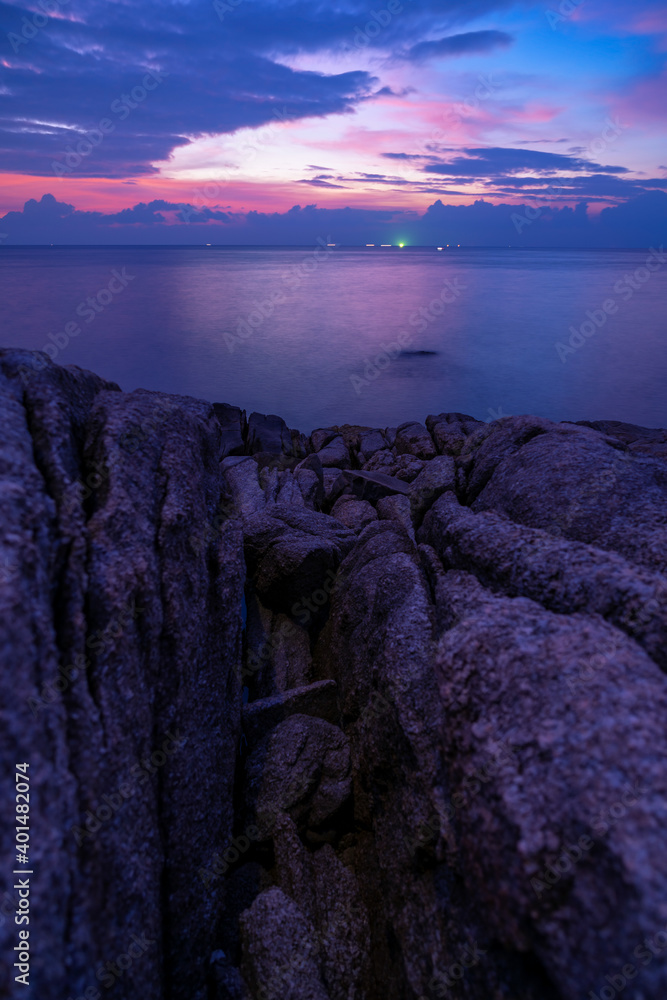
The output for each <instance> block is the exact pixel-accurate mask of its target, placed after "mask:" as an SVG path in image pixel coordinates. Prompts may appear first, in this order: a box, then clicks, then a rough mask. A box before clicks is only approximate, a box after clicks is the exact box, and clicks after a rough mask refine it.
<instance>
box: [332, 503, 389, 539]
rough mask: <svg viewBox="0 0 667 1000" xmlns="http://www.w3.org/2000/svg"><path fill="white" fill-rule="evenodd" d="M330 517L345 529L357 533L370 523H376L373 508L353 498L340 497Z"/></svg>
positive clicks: (376, 517)
mask: <svg viewBox="0 0 667 1000" xmlns="http://www.w3.org/2000/svg"><path fill="white" fill-rule="evenodd" d="M331 516H332V517H335V518H336V520H337V521H340V522H341V524H344V525H345V526H346V527H347V528H353V529H354V530H355V531H359V530H360V529H361V528H364V527H365V526H366V525H367V524H370V523H371V521H377V519H378V516H377V514H376V513H375V508H374V507H372V506H371V504H369V503H368V502H367V501H366V500H357V499H356V498H355V497H350V496H343V497H340V499H338V500H337V501H336V503H335V504H334V506H333V508H332V511H331Z"/></svg>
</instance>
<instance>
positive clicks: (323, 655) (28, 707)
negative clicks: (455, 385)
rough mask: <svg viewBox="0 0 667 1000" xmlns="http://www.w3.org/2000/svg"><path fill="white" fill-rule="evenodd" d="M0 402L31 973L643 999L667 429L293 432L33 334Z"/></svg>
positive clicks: (290, 994)
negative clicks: (98, 367) (126, 373)
mask: <svg viewBox="0 0 667 1000" xmlns="http://www.w3.org/2000/svg"><path fill="white" fill-rule="evenodd" d="M0 408H1V410H2V417H3V428H4V434H3V439H2V442H1V443H0V490H1V491H2V497H3V507H2V518H3V531H2V541H1V547H0V602H1V606H2V611H3V614H2V619H1V628H2V636H1V643H0V649H2V666H1V668H0V669H2V673H3V681H4V692H3V695H4V697H3V700H2V702H1V706H2V707H1V708H0V712H2V722H3V727H4V733H5V744H4V746H5V750H4V760H5V764H6V765H7V766H6V767H5V769H4V771H3V774H4V777H2V779H1V780H2V788H3V793H4V794H3V802H4V803H5V806H6V808H5V813H4V814H5V815H6V816H10V815H11V812H10V807H11V806H12V805H13V802H14V783H15V781H14V778H13V777H12V774H13V771H12V768H13V766H14V764H15V763H17V762H21V761H24V760H25V761H26V762H29V763H30V765H31V767H30V782H31V786H32V787H31V805H30V810H31V812H30V816H31V846H30V855H31V857H30V860H31V863H32V864H31V867H32V868H33V869H34V874H33V875H32V876H31V924H30V930H31V938H30V940H31V948H32V945H33V941H34V951H33V952H32V956H33V957H32V964H31V980H32V984H33V993H34V996H38V997H39V998H40V1000H67V998H68V997H72V998H73V1000H74V998H78V997H83V996H85V995H86V991H89V992H88V995H89V996H90V994H91V991H92V992H94V991H95V990H96V989H97V990H98V993H99V996H100V997H101V996H105V997H106V996H109V997H110V998H111V1000H114V998H116V997H117V998H119V1000H121V998H122V1000H140V998H141V1000H152V998H154V1000H230V998H231V1000H274V998H275V1000H287V998H293V1000H378V998H381V1000H431V998H435V997H442V996H448V997H451V998H455V1000H490V998H493V1000H571V998H581V1000H586V998H588V997H593V998H598V1000H604V998H608V997H610V996H611V991H614V994H616V993H621V994H622V995H627V996H628V997H632V996H634V997H636V998H637V1000H639V998H640V997H641V1000H662V998H663V997H664V996H665V993H666V992H667V864H666V862H665V859H664V855H665V852H664V829H665V824H666V821H667V743H666V738H665V716H666V710H667V677H665V671H666V670H667V652H666V650H667V576H666V563H667V554H666V553H667V462H666V461H665V457H666V454H667V452H666V448H667V445H666V444H665V442H666V441H667V434H666V432H665V431H662V430H648V429H645V428H639V427H632V426H630V425H628V424H622V423H617V422H614V421H603V422H598V423H590V422H589V423H582V424H574V423H560V424H555V423H552V422H550V421H548V420H543V419H540V418H535V417H511V418H504V419H502V420H498V421H495V422H493V423H490V424H484V423H481V422H479V421H476V420H475V419H474V418H472V417H469V416H467V415H465V414H458V413H442V414H439V415H437V416H431V417H428V418H427V419H426V421H425V424H418V423H414V422H410V423H406V424H402V425H401V426H400V427H398V428H384V429H376V428H370V427H358V426H352V425H347V424H345V425H340V426H335V427H330V428H323V429H319V430H317V431H314V432H313V433H312V434H311V435H310V436H309V437H308V438H306V437H305V436H304V435H302V434H300V433H299V432H298V431H295V430H290V429H289V428H288V427H287V426H286V424H285V423H284V421H282V420H281V419H280V418H279V417H275V416H264V415H261V414H252V415H251V416H250V418H249V419H248V420H246V416H245V412H244V411H242V410H239V409H238V408H236V407H231V406H227V405H225V404H215V405H213V406H211V405H209V404H207V403H202V402H199V401H197V400H192V399H185V398H182V397H176V396H165V395H162V394H159V393H149V392H142V391H138V392H134V393H127V394H126V393H121V392H120V391H119V389H118V387H117V386H115V385H111V384H109V383H106V382H104V381H103V380H102V379H100V378H98V377H96V376H94V375H91V374H90V373H87V372H83V371H80V370H78V369H74V368H59V367H57V366H55V365H53V364H52V363H51V362H50V361H48V359H46V357H45V355H39V354H30V353H27V352H18V351H5V352H0ZM14 837H15V831H14V824H13V821H12V822H11V823H9V822H6V823H5V824H3V826H2V846H3V848H4V851H3V856H4V857H6V858H8V859H10V860H11V858H12V855H13V853H14V851H13V845H14ZM14 863H15V862H14ZM0 880H2V884H1V885H0V894H2V901H3V905H2V907H1V908H0V914H1V919H2V923H1V924H0V946H1V948H2V958H3V963H2V964H1V965H0V994H1V995H3V996H14V995H20V993H18V992H16V991H14V990H13V986H14V984H13V982H12V980H13V976H12V973H11V967H12V963H13V961H14V958H13V957H12V956H13V952H12V949H13V948H14V945H15V944H16V943H17V936H16V931H17V927H16V925H15V924H14V923H13V913H14V910H15V908H16V898H15V890H13V888H12V886H13V884H14V876H13V875H12V874H11V868H10V866H9V865H5V867H4V869H3V870H2V872H0ZM131 948H132V949H133V950H132V951H131V950H130V949H131ZM126 956H127V959H126ZM119 958H120V959H121V962H120V963H118V959H119ZM128 961H129V964H128ZM107 963H111V966H110V967H107V969H106V971H105V968H104V967H105V965H107ZM110 970H115V971H110ZM105 977H106V978H105ZM626 987H627V990H626ZM623 990H626V992H625V993H623ZM96 1000H97V998H96Z"/></svg>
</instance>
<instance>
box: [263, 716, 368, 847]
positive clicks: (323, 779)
mask: <svg viewBox="0 0 667 1000" xmlns="http://www.w3.org/2000/svg"><path fill="white" fill-rule="evenodd" d="M245 778H246V787H247V792H246V798H247V801H248V803H249V805H250V807H251V810H252V813H253V817H254V819H255V821H256V824H257V826H258V828H259V830H260V835H261V836H266V835H268V834H269V833H270V831H271V829H272V828H273V824H274V822H275V818H276V816H277V815H278V814H279V813H287V814H288V815H289V816H291V817H292V819H293V820H294V822H295V823H296V825H297V826H298V827H299V829H302V830H318V829H320V828H322V827H323V826H324V824H326V823H328V822H329V823H330V822H331V820H332V817H334V816H335V815H336V813H337V812H338V810H339V809H340V808H341V806H343V804H344V803H345V801H346V800H347V798H348V796H349V794H350V790H351V783H350V748H349V745H348V741H347V739H346V737H345V735H344V734H343V733H342V732H341V731H340V729H339V728H338V727H337V726H334V725H332V724H331V723H330V722H326V721H325V720H324V719H319V718H316V717H314V716H309V715H300V714H295V715H291V716H290V717H289V718H287V719H286V720H285V721H284V722H281V723H279V724H278V725H277V726H276V727H275V729H272V730H271V732H270V733H269V735H268V737H266V738H265V740H264V741H263V742H262V744H260V746H258V747H257V748H256V749H255V750H253V752H252V753H251V755H250V757H249V758H248V763H247V765H246V775H245Z"/></svg>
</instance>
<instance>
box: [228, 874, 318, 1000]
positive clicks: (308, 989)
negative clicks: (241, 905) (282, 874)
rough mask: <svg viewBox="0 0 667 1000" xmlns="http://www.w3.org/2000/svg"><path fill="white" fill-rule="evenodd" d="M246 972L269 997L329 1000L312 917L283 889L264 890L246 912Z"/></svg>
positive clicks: (257, 993) (257, 991) (253, 985)
mask: <svg viewBox="0 0 667 1000" xmlns="http://www.w3.org/2000/svg"><path fill="white" fill-rule="evenodd" d="M241 936H242V940H243V965H242V967H243V972H244V974H245V978H246V979H247V981H248V983H249V984H250V987H251V989H252V991H253V995H254V996H261V997H263V998H264V1000H329V996H328V994H327V992H326V990H325V988H324V985H323V983H322V980H321V978H320V973H319V969H318V964H319V946H318V943H317V939H316V936H315V930H314V928H313V925H312V924H311V923H310V921H309V920H307V919H306V917H305V916H304V915H303V913H302V912H301V910H300V909H299V908H298V906H297V905H296V903H294V902H293V901H292V900H291V899H290V898H289V897H288V896H286V895H285V893H284V892H281V891H280V889H277V888H273V889H267V890H266V892H263V893H261V895H259V896H258V897H257V899H256V900H255V902H254V903H253V904H252V906H251V907H250V909H248V910H246V911H245V913H243V914H242V915H241Z"/></svg>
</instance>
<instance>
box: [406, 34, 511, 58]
mask: <svg viewBox="0 0 667 1000" xmlns="http://www.w3.org/2000/svg"><path fill="white" fill-rule="evenodd" d="M513 41H514V39H513V38H512V36H511V35H508V34H507V33H506V32H504V31H468V32H465V33H464V34H461V35H450V36H449V37H448V38H438V39H435V40H434V41H430V42H419V43H418V44H417V45H413V46H412V48H411V49H408V51H407V52H406V53H404V55H403V56H401V58H402V59H407V60H408V61H409V62H414V63H424V62H427V61H428V60H429V59H439V58H442V57H443V56H463V55H469V54H471V53H474V52H491V51H492V50H493V49H498V48H507V46H508V45H511V44H512V42H513Z"/></svg>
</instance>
